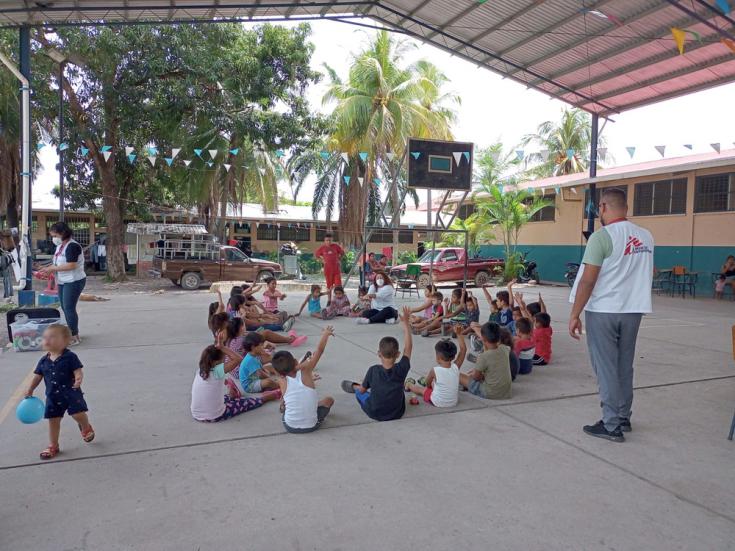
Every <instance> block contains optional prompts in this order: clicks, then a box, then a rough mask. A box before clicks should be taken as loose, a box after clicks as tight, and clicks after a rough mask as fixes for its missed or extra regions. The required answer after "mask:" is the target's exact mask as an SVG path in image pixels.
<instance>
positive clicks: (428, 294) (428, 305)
mask: <svg viewBox="0 0 735 551" xmlns="http://www.w3.org/2000/svg"><path fill="white" fill-rule="evenodd" d="M434 293H436V286H434V285H427V286H426V287H424V302H422V303H421V305H420V306H416V307H415V308H411V327H416V326H417V325H420V324H422V323H424V322H425V321H427V320H430V319H431V318H433V317H434V300H433V296H434ZM414 334H416V333H415V332H414Z"/></svg>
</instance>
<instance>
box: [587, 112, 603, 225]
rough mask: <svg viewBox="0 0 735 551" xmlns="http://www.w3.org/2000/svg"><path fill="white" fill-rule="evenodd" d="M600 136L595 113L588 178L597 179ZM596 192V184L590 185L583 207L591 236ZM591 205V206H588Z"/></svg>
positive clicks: (598, 118) (595, 206)
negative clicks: (586, 200) (587, 199)
mask: <svg viewBox="0 0 735 551" xmlns="http://www.w3.org/2000/svg"><path fill="white" fill-rule="evenodd" d="M599 135H600V117H599V115H597V113H594V114H593V115H592V132H591V136H590V138H591V140H590V178H597V141H598V139H599ZM596 192H597V184H595V183H591V184H590V194H589V202H588V203H587V204H586V205H585V208H586V209H587V232H588V235H591V234H592V233H593V232H594V231H595V213H596V211H597V205H595V195H596ZM590 203H591V206H590Z"/></svg>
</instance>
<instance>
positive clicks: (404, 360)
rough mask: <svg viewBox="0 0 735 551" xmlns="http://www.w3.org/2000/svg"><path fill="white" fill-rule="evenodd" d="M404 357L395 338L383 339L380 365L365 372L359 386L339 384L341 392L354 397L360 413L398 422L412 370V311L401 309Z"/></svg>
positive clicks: (379, 354)
mask: <svg viewBox="0 0 735 551" xmlns="http://www.w3.org/2000/svg"><path fill="white" fill-rule="evenodd" d="M400 320H401V322H402V323H403V356H402V357H401V359H400V360H398V356H399V346H398V341H397V340H396V339H395V338H394V337H383V338H382V339H380V343H379V344H378V358H379V359H380V363H379V364H376V365H373V366H371V367H370V369H368V371H367V373H366V374H365V378H364V379H363V381H362V384H359V383H355V382H352V381H342V390H344V391H345V392H349V393H352V394H355V397H356V398H357V401H358V402H359V404H360V407H361V408H362V410H363V411H364V412H365V413H366V414H367V416H368V417H370V418H371V419H375V420H376V421H391V420H393V419H400V418H401V417H403V414H404V413H406V398H405V395H404V384H405V382H406V376H407V375H408V372H409V370H410V369H411V351H412V349H413V342H412V339H411V310H410V309H409V308H408V307H404V308H403V313H402V315H401V316H400Z"/></svg>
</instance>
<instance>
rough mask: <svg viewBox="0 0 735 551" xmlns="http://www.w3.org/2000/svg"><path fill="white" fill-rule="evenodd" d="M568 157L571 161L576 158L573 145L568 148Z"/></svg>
mask: <svg viewBox="0 0 735 551" xmlns="http://www.w3.org/2000/svg"><path fill="white" fill-rule="evenodd" d="M567 159H569V160H570V161H571V160H572V159H574V149H572V148H571V147H570V148H569V149H567Z"/></svg>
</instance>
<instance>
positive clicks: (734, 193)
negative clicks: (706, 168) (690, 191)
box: [694, 172, 735, 212]
mask: <svg viewBox="0 0 735 551" xmlns="http://www.w3.org/2000/svg"><path fill="white" fill-rule="evenodd" d="M729 210H735V172H731V173H730V174H713V175H711V176H698V177H697V180H696V185H695V187H694V212H724V211H729Z"/></svg>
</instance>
